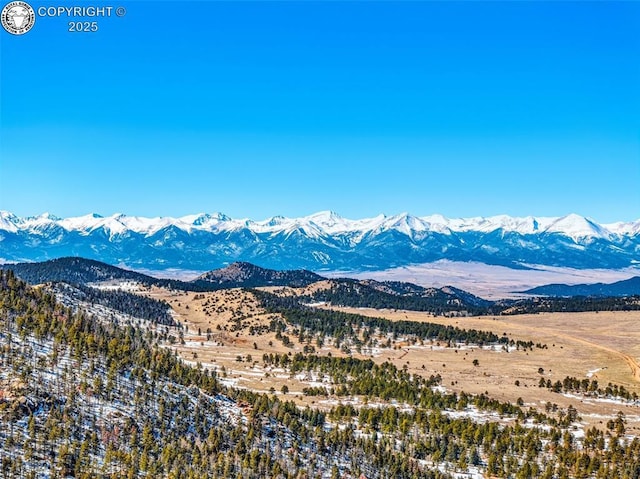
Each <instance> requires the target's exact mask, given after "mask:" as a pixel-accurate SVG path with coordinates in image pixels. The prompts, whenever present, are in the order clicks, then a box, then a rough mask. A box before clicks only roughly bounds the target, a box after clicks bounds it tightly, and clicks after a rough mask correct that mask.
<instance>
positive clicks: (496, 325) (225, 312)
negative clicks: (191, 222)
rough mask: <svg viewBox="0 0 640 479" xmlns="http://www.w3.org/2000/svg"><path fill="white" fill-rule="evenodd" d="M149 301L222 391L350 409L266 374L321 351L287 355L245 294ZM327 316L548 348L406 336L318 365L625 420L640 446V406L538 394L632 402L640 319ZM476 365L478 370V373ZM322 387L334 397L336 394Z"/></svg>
mask: <svg viewBox="0 0 640 479" xmlns="http://www.w3.org/2000/svg"><path fill="white" fill-rule="evenodd" d="M267 289H269V290H272V291H273V290H274V289H275V290H278V288H267ZM145 294H148V295H149V296H150V297H154V298H156V299H161V300H164V301H167V302H168V303H169V304H170V305H171V306H172V308H173V309H174V311H175V313H176V317H177V318H178V320H179V322H180V323H181V324H183V325H185V326H186V328H187V329H186V331H185V333H184V342H185V344H184V345H174V346H172V347H173V348H175V349H176V350H177V351H178V352H179V353H180V355H181V357H182V358H183V359H185V360H186V361H189V362H192V363H196V362H200V363H202V364H203V366H205V367H207V368H212V369H215V370H217V371H218V372H219V373H220V372H221V371H224V375H226V377H225V378H224V379H223V381H225V382H226V383H227V384H232V385H234V386H235V387H241V388H247V389H250V390H254V391H257V392H270V391H271V392H273V391H275V392H276V393H277V394H281V390H282V387H283V386H285V385H286V386H287V389H288V391H289V392H288V393H287V395H286V396H287V397H289V398H291V399H293V400H294V401H296V403H298V404H300V405H305V406H306V405H313V406H314V407H319V408H324V409H327V408H329V407H330V406H332V405H335V404H337V403H339V402H341V401H344V400H347V401H348V400H349V399H348V398H340V397H336V396H330V397H328V398H314V397H308V396H305V395H304V394H303V389H304V388H307V387H309V386H310V385H317V384H318V381H317V380H316V379H317V378H315V379H313V378H312V376H313V375H309V374H306V375H305V374H302V375H292V374H290V373H288V372H287V371H286V370H284V369H282V368H275V369H274V368H270V367H267V366H266V365H265V364H264V362H263V360H262V356H263V354H265V353H266V354H269V353H279V354H296V353H302V352H304V351H305V349H304V348H305V346H309V345H311V346H315V344H316V343H315V342H314V341H309V340H307V341H304V342H302V343H300V342H299V341H298V339H297V338H292V341H291V343H290V344H289V345H288V346H285V345H284V344H283V343H282V341H281V340H278V339H277V338H276V333H274V332H270V331H268V328H269V323H270V321H271V319H272V318H273V317H274V315H273V314H269V313H267V312H266V311H264V309H263V308H261V307H260V305H259V303H258V302H257V301H256V300H255V298H254V297H253V295H252V293H250V292H248V291H244V290H241V289H234V290H224V291H219V292H213V293H202V294H198V293H183V292H175V291H173V292H171V291H167V290H163V289H154V290H149V291H147V292H145ZM289 294H291V293H289ZM323 307H326V308H327V309H330V310H336V311H343V312H347V313H353V314H358V315H364V316H371V317H382V318H387V319H390V320H392V321H400V320H402V321H406V320H409V321H415V322H428V323H437V324H441V325H445V326H455V327H461V328H465V329H477V330H481V331H490V332H492V333H494V334H496V335H497V336H502V335H503V334H506V335H507V336H508V337H510V338H516V339H518V340H521V341H524V342H529V341H531V342H532V343H534V344H535V343H539V344H543V345H544V346H545V347H544V348H539V347H536V346H535V345H534V346H533V347H531V348H523V347H521V348H516V347H513V346H509V347H507V348H503V347H502V346H501V345H496V344H490V345H485V346H482V347H480V346H478V345H474V344H471V345H465V344H460V343H458V344H455V343H454V344H450V345H449V344H448V343H447V342H446V341H437V340H430V341H424V342H420V341H419V342H414V341H412V340H411V338H410V336H408V337H398V338H396V339H394V340H392V341H391V343H390V345H389V347H384V346H377V347H373V348H369V349H367V348H365V347H363V348H362V349H361V351H360V352H358V351H355V350H353V351H352V352H351V354H346V353H345V352H344V350H343V349H341V348H339V347H334V346H332V345H331V341H326V342H325V344H324V345H323V347H321V348H317V347H314V350H315V352H316V353H317V354H318V355H320V356H327V355H331V356H333V357H347V356H350V357H354V358H358V359H362V360H365V359H372V360H373V361H374V362H375V363H376V364H382V363H384V362H389V363H391V364H393V365H394V366H395V367H397V368H398V369H404V370H406V371H407V372H409V373H411V374H415V375H419V376H423V377H425V378H428V377H429V376H431V375H439V376H441V377H442V382H441V384H442V388H443V389H445V390H447V391H450V392H456V393H458V394H459V393H462V392H465V393H470V394H482V393H488V395H489V396H490V397H492V398H496V399H498V400H500V401H506V402H510V403H516V402H518V401H519V400H521V401H522V402H523V403H524V404H525V405H526V406H529V407H535V408H537V409H539V410H544V409H545V407H546V404H547V403H549V404H557V405H558V406H560V407H561V408H566V407H568V406H570V405H571V406H572V407H575V408H576V409H577V410H578V411H579V412H580V413H581V415H582V423H583V426H584V427H589V426H595V427H599V428H604V425H605V424H606V422H607V420H609V419H613V418H614V417H615V416H616V414H617V413H618V412H619V411H622V412H623V413H624V414H625V416H626V418H627V421H628V424H629V427H628V429H627V430H628V431H629V433H631V434H634V435H635V434H638V435H639V436H640V402H638V401H624V400H615V399H613V398H593V397H588V396H586V395H580V394H571V393H569V392H565V393H563V392H559V393H558V392H553V391H552V390H550V389H547V388H546V387H544V388H541V387H539V383H540V380H541V379H544V380H545V381H547V380H550V381H551V382H552V383H555V382H556V381H561V382H562V381H563V380H564V379H565V378H566V377H576V378H578V379H580V380H582V379H586V378H588V379H589V380H590V381H591V380H597V381H598V384H599V385H600V386H605V387H606V385H607V384H608V383H613V384H617V385H621V386H624V388H625V389H626V390H628V391H629V392H630V393H632V394H633V393H636V394H640V382H638V370H639V369H640V368H639V367H638V362H637V359H635V358H638V357H640V346H638V345H639V344H640V312H637V311H628V312H626V311H623V312H598V313H595V312H585V313H542V314H535V315H516V316H499V317H464V318H446V317H442V316H434V315H433V314H430V313H422V312H415V311H391V310H377V309H370V308H345V307H333V306H323ZM239 318H241V319H239ZM252 328H253V330H252ZM207 329H210V330H211V331H212V334H210V338H211V339H210V340H207V333H206V331H207ZM254 331H255V332H254ZM380 339H381V341H380V343H381V344H382V343H384V342H385V341H386V340H387V339H388V337H387V336H382V335H381V337H380ZM505 349H507V350H508V352H507V351H505ZM239 358H240V360H239ZM474 361H477V364H478V365H474ZM540 369H542V372H540ZM516 381H517V384H516ZM322 386H323V387H327V388H329V389H330V387H331V386H332V385H331V384H330V383H327V384H323V385H322Z"/></svg>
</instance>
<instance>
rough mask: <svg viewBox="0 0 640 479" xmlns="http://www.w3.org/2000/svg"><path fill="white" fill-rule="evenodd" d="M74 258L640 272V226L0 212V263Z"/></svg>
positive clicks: (151, 263)
mask: <svg viewBox="0 0 640 479" xmlns="http://www.w3.org/2000/svg"><path fill="white" fill-rule="evenodd" d="M63 256H82V257H86V258H94V259H99V260H101V261H105V262H107V263H111V264H123V265H127V266H128V267H131V268H138V269H141V268H145V269H149V270H156V271H157V270H163V269H168V268H180V269H189V270H199V271H208V270H211V269H214V268H219V267H222V266H225V265H228V264H230V263H232V262H235V261H249V262H255V263H259V264H261V265H263V266H265V267H269V268H274V269H308V270H314V271H376V270H382V269H388V268H393V267H398V266H405V265H409V264H420V263H429V262H433V261H437V260H441V259H448V260H453V261H477V262H482V263H486V264H493V265H504V266H510V267H520V268H521V267H526V265H532V264H535V265H548V266H565V267H573V268H624V267H627V266H632V265H637V264H640V220H638V221H635V222H626V223H625V222H618V223H610V224H598V223H597V222H595V221H594V220H592V219H589V218H585V217H582V216H578V215H575V214H571V215H567V216H564V217H557V218H547V217H532V216H528V217H523V218H514V217H509V216H493V217H487V218H484V217H478V218H466V219H448V218H445V217H443V216H440V215H432V216H424V217H417V216H412V215H410V214H406V213H405V214H400V215H395V216H385V215H379V216H376V217H374V218H369V219H361V220H349V219H345V218H342V217H340V216H339V215H337V214H336V213H333V212H320V213H316V214H313V215H310V216H305V217H301V218H284V217H281V216H275V217H273V218H269V219H267V220H263V221H253V220H250V219H232V218H229V217H228V216H226V215H224V214H221V213H217V214H198V215H189V216H183V217H180V218H169V217H159V218H144V217H137V216H126V215H122V214H116V215H112V216H108V217H102V216H100V215H97V214H91V215H86V216H81V217H74V218H66V219H62V218H57V217H55V216H52V215H50V214H43V215H40V216H36V217H25V218H22V217H18V216H16V215H14V214H12V213H9V212H6V211H2V212H0V261H3V262H23V261H43V260H47V259H52V258H58V257H63Z"/></svg>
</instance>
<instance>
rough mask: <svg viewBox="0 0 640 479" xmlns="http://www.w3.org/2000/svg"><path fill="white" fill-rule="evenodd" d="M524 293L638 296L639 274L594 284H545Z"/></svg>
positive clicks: (639, 293) (639, 287)
mask: <svg viewBox="0 0 640 479" xmlns="http://www.w3.org/2000/svg"><path fill="white" fill-rule="evenodd" d="M523 293H526V294H537V295H543V296H564V297H568V296H606V297H611V296H640V276H634V277H633V278H629V279H626V280H623V281H617V282H615V283H609V284H606V283H595V284H576V285H568V284H547V285H544V286H538V287H537V288H532V289H529V290H527V291H523Z"/></svg>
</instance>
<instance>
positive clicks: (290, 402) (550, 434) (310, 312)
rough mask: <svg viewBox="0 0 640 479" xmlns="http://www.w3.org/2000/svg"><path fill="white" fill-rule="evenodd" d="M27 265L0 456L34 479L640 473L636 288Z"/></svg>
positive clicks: (11, 334)
mask: <svg viewBox="0 0 640 479" xmlns="http://www.w3.org/2000/svg"><path fill="white" fill-rule="evenodd" d="M5 269H10V268H6V267H5ZM16 270H17V271H19V272H20V274H23V275H24V276H25V277H28V278H31V281H32V282H34V283H35V287H34V288H31V287H29V286H27V285H25V284H24V283H21V282H20V281H19V280H16V279H15V278H14V276H13V273H12V272H11V271H0V274H1V275H2V276H0V280H2V281H0V286H1V287H0V293H1V294H0V307H2V308H4V309H3V313H2V314H3V317H4V318H5V320H4V321H2V322H0V344H1V345H2V346H3V347H2V349H1V350H0V353H1V354H0V361H2V363H3V365H4V369H3V370H2V372H1V373H0V420H1V421H3V422H5V423H6V424H7V425H10V428H8V429H5V432H0V442H3V443H4V444H5V448H4V450H0V456H1V457H0V460H2V461H3V462H2V464H4V465H5V466H6V468H7V469H6V470H10V471H18V472H19V473H20V474H23V475H26V477H32V478H37V479H40V478H47V479H48V478H50V477H53V476H57V477H72V476H73V477H92V474H94V473H96V471H99V472H100V474H102V475H105V476H106V477H119V476H120V475H122V474H125V473H126V474H128V475H129V476H130V477H159V476H161V477H180V478H182V477H184V478H190V477H201V476H198V474H204V475H205V476H206V477H232V476H236V477H240V476H241V477H247V478H253V477H255V478H258V477H282V478H287V479H289V478H290V479H293V478H296V479H297V478H307V477H314V478H334V477H335V478H345V479H351V478H353V479H355V478H360V477H362V476H364V477H367V478H369V479H371V478H383V477H406V478H415V477H433V478H449V477H453V478H460V477H473V478H480V477H545V478H546V477H563V476H566V477H598V478H600V477H602V478H605V477H621V478H622V477H628V474H629V471H633V470H635V468H636V467H640V464H636V463H637V461H636V460H635V459H634V458H636V457H640V456H638V455H637V454H636V449H637V447H638V446H639V445H640V442H639V441H638V439H640V413H639V411H640V400H639V396H638V394H639V393H640V387H639V384H640V383H639V382H638V371H639V370H640V368H639V366H638V362H637V358H638V356H640V347H638V346H637V344H640V341H638V340H639V339H640V327H639V326H638V324H639V322H638V320H639V319H640V311H638V298H637V297H635V296H630V297H621V298H607V297H604V298H602V297H593V298H580V297H576V298H533V299H523V300H513V301H512V300H505V301H497V302H492V301H487V300H485V299H482V298H479V297H477V296H474V295H472V294H470V293H467V292H465V291H462V290H459V289H456V288H453V287H443V288H425V287H422V286H419V285H415V284H411V283H402V282H388V281H386V282H385V281H382V282H380V281H372V280H350V279H327V278H323V277H320V276H317V275H314V274H313V273H309V272H306V271H284V272H280V271H273V270H268V269H264V268H260V267H257V266H255V265H252V264H249V263H235V264H233V265H230V266H229V267H226V268H223V269H219V270H214V271H211V272H209V273H206V274H204V275H201V276H200V277H198V278H196V279H195V280H193V281H191V282H182V281H169V280H157V279H155V278H153V277H150V276H145V275H140V274H138V273H132V272H129V271H125V270H121V269H119V268H116V267H113V266H110V265H107V264H104V263H100V262H95V261H87V260H84V259H82V258H63V259H61V260H59V261H58V260H55V261H50V262H45V263H31V264H28V265H18V266H17V267H16ZM74 280H75V282H74ZM50 294H53V295H55V298H56V299H55V300H54V299H53V296H49V295H50ZM7 306H8V307H9V308H8V309H7ZM372 306H375V307H372ZM402 307H405V308H411V309H403V308H402ZM561 310H564V311H565V312H555V311H561ZM568 310H573V311H576V312H566V311H568ZM528 311H534V312H535V313H534V314H531V313H527V312H528ZM474 314H475V315H474ZM45 365H51V366H52V367H51V368H45ZM74 371H78V372H80V373H79V374H76V375H74V373H73V372H74ZM43 386H44V387H43ZM47 389H48V390H50V391H53V393H46V392H45V391H46V390H47ZM157 392H159V395H156V393H157ZM47 394H49V395H47ZM167 409H168V410H169V411H171V412H170V413H169V414H167ZM104 411H108V413H105V412H104ZM172 416H175V417H176V419H175V420H172V419H171V417H172ZM64 417H67V418H68V417H76V418H79V419H78V421H79V423H77V425H76V426H74V427H71V426H68V425H66V423H65V426H64V427H62V428H61V429H55V431H56V433H55V434H56V435H55V436H51V437H53V438H54V439H52V438H51V437H48V436H46V431H47V428H48V427H50V425H51V424H56V423H57V422H59V421H60V420H61V418H64ZM95 424H99V425H100V426H99V427H100V431H101V436H96V435H95V434H92V433H91V431H92V428H94V426H93V425H95ZM123 430H127V431H133V432H132V435H131V436H127V435H124V436H123V435H121V433H120V431H123ZM7 431H8V432H7ZM69 435H71V436H69ZM141 436H142V437H143V439H142V440H140V437H141ZM32 437H33V438H35V440H36V442H37V444H39V445H38V446H35V447H33V446H32V445H31V443H30V438H32ZM70 437H75V438H77V439H75V440H71V439H70ZM145 438H146V439H145ZM151 440H154V441H156V442H157V446H156V447H151V446H150V444H151V442H150V441H151ZM47 454H49V456H47ZM20 457H24V458H25V459H20ZM3 467H4V466H3Z"/></svg>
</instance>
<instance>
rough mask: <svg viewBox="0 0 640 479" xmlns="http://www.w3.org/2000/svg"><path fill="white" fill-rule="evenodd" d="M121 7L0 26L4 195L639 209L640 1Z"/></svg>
mask: <svg viewBox="0 0 640 479" xmlns="http://www.w3.org/2000/svg"><path fill="white" fill-rule="evenodd" d="M31 3H32V5H33V6H34V7H36V8H37V7H38V6H41V5H47V6H48V5H51V3H43V2H31ZM68 4H70V3H68ZM105 5H107V4H105ZM109 5H113V6H117V5H123V6H125V7H126V9H127V15H126V16H124V17H123V18H117V17H113V18H103V19H98V22H99V28H100V30H99V31H98V32H97V33H69V32H67V31H66V30H67V22H68V19H66V18H55V19H53V18H40V17H39V18H37V21H36V25H35V27H34V28H33V29H32V30H31V31H30V32H29V33H27V34H26V35H23V36H19V37H14V36H11V35H9V34H7V33H6V32H4V31H1V32H0V42H1V46H0V49H1V54H2V56H1V59H0V67H1V70H0V72H1V73H0V75H1V83H0V85H1V91H0V100H1V114H2V116H1V119H0V135H1V136H0V154H1V156H0V209H5V210H9V211H12V212H14V213H16V214H18V215H34V214H39V213H42V212H44V211H49V212H51V213H54V214H56V215H58V216H73V215H82V214H86V213H89V212H97V213H100V214H103V215H109V214H112V213H115V212H124V213H127V214H134V215H145V216H179V215H183V214H188V213H195V212H214V211H222V212H224V213H226V214H228V215H230V216H232V217H252V218H256V219H262V218H266V217H269V216H272V215H277V214H281V215H286V216H300V215H306V214H310V213H313V212H315V211H319V210H326V209H331V210H334V211H337V212H338V213H340V214H342V215H343V216H346V217H351V218H358V217H366V216H373V215H376V214H378V213H381V212H383V213H387V214H394V213H399V212H403V211H408V212H411V213H413V214H416V215H427V214H432V213H441V214H444V215H446V216H450V217H466V216H488V215H495V214H510V215H518V216H523V215H529V214H532V215H538V216H560V215H564V214H568V213H570V212H575V213H578V214H582V215H586V216H590V217H592V218H594V219H596V220H598V221H602V222H610V221H616V220H624V221H629V220H635V219H638V218H640V62H639V61H638V58H640V33H638V32H640V2H620V3H616V2H578V1H574V2H506V1H505V2H307V1H301V2H295V1H291V2H268V1H265V2H257V3H253V2H206V1H200V2H193V3H191V2H170V1H164V2H157V3H156V2H146V1H140V2H122V3H118V4H115V3H113V4H109ZM86 20H91V19H86Z"/></svg>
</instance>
